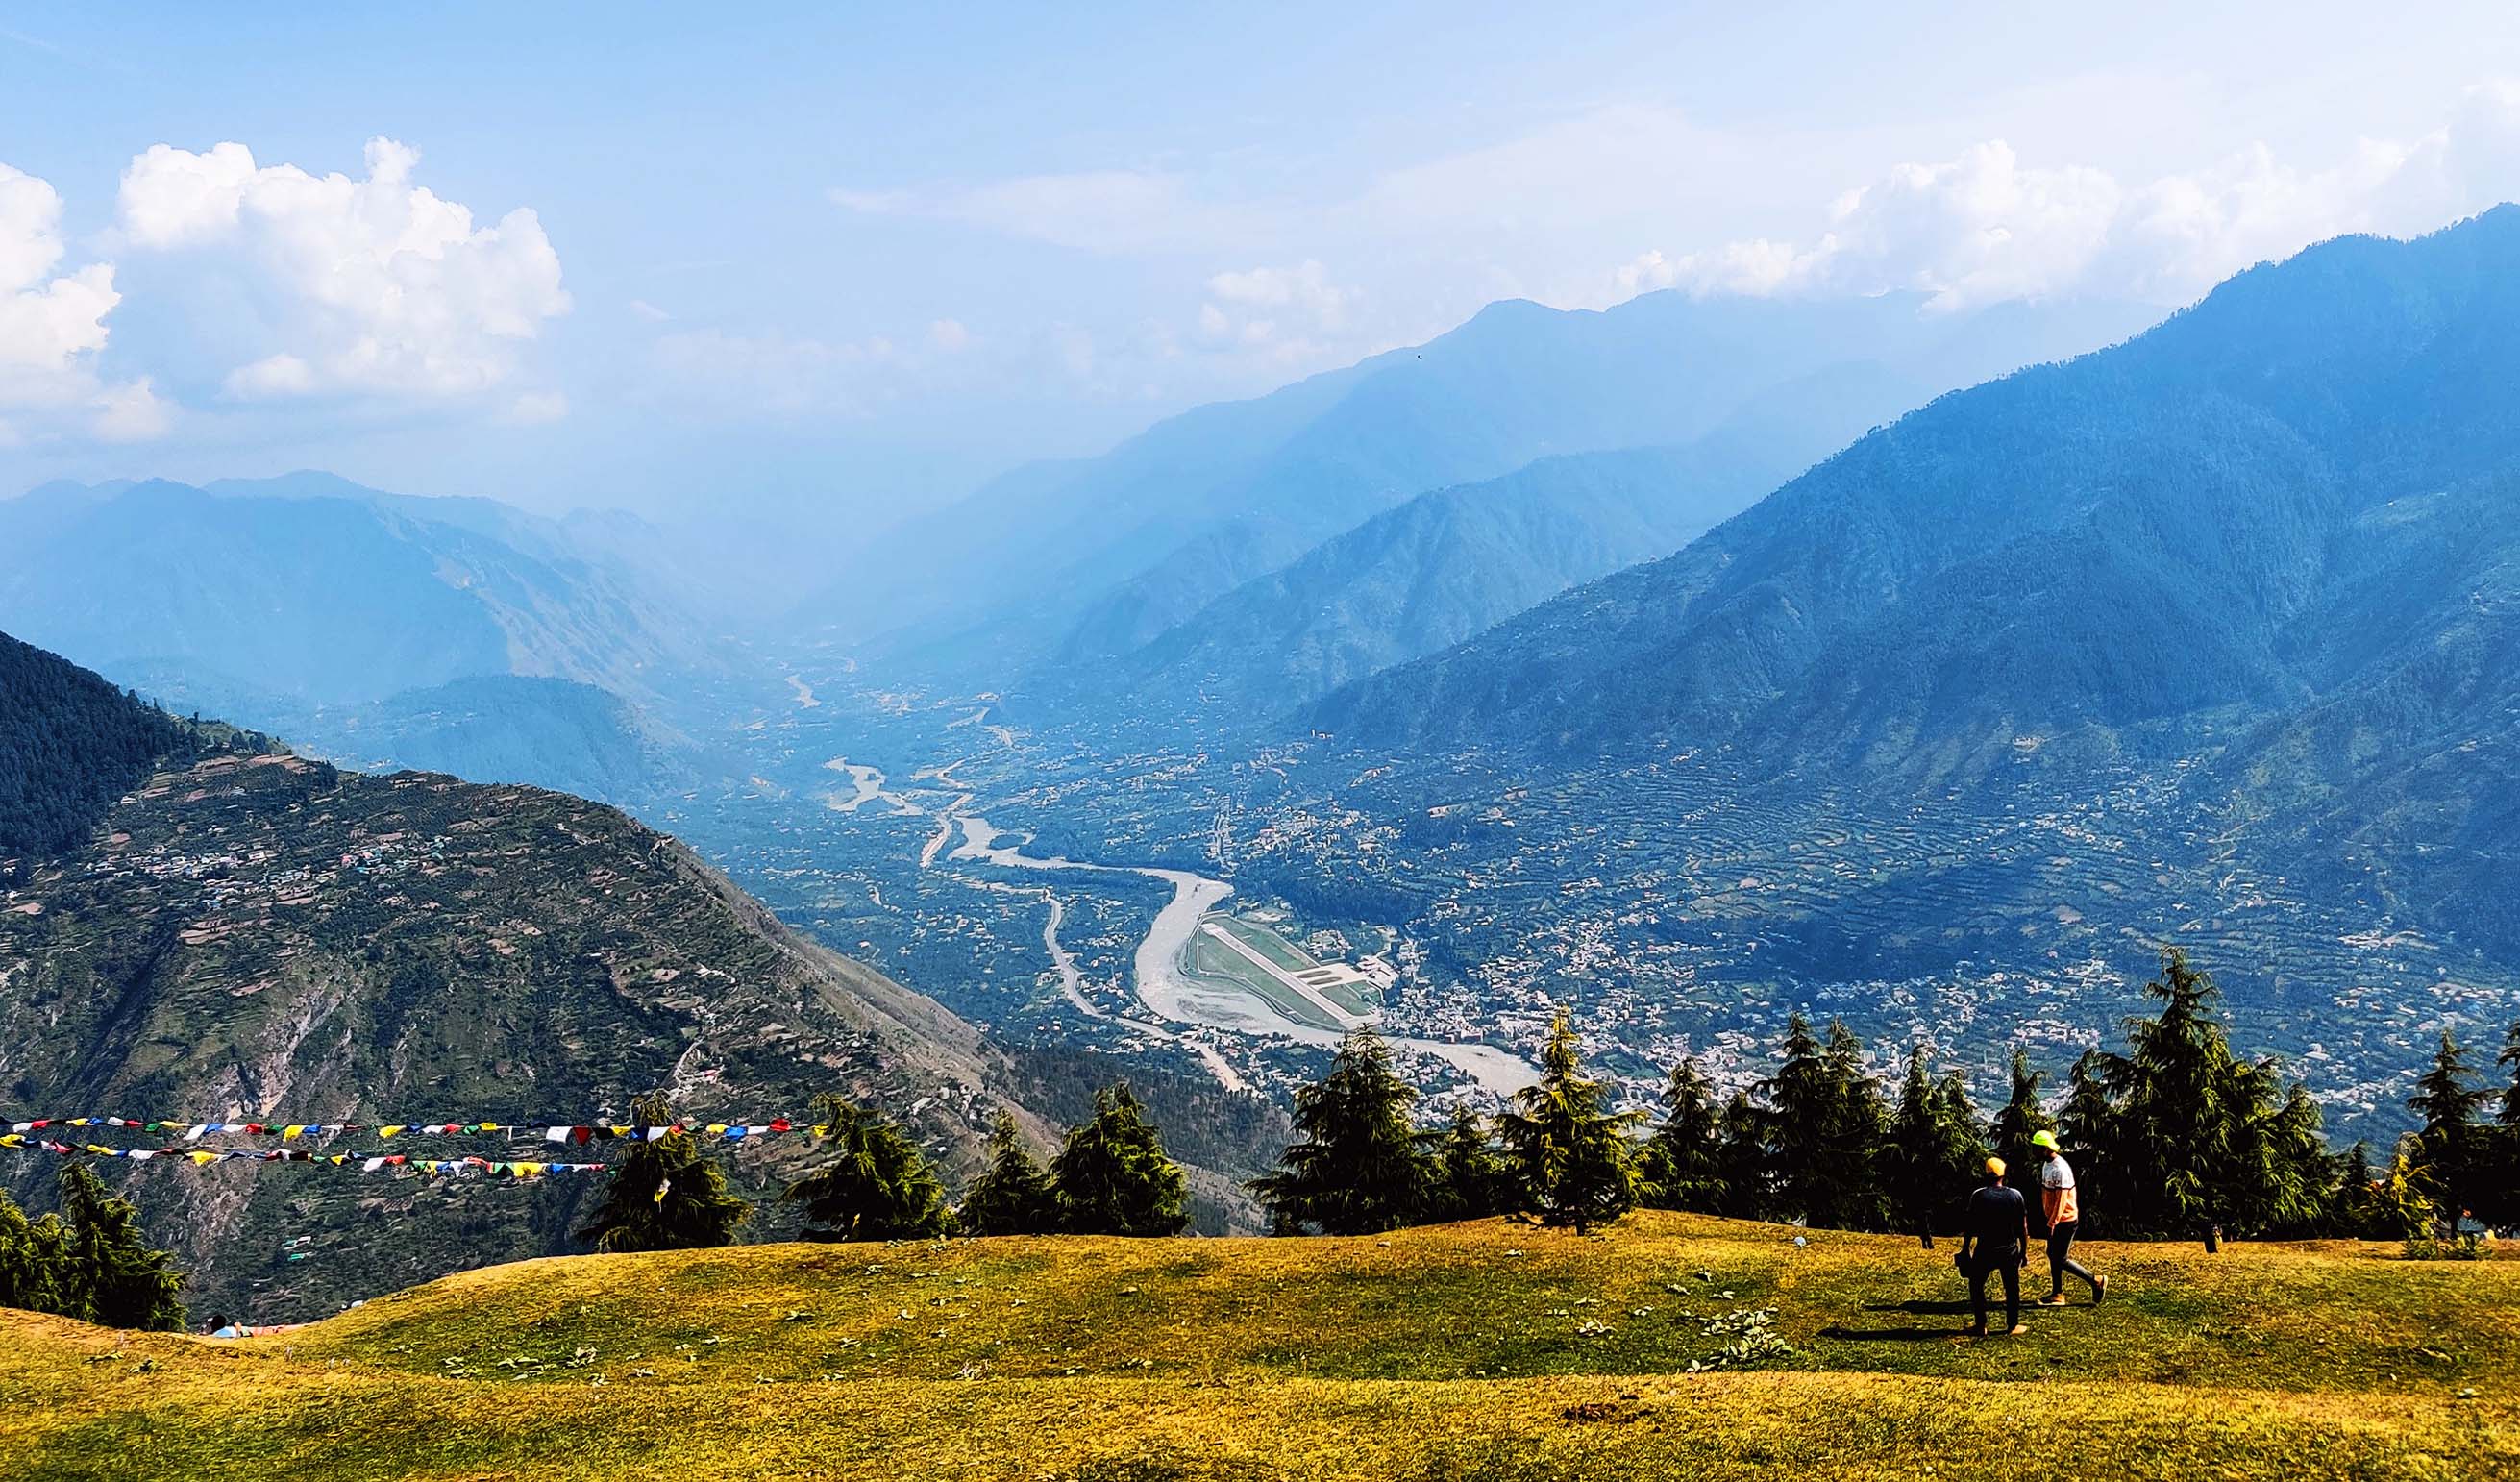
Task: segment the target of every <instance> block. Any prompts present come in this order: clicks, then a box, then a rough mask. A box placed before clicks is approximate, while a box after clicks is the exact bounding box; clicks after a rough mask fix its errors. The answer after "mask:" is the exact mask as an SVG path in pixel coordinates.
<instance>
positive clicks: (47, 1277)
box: [0, 1193, 69, 1313]
mask: <svg viewBox="0 0 2520 1482" xmlns="http://www.w3.org/2000/svg"><path fill="white" fill-rule="evenodd" d="M68 1260H69V1231H68V1229H67V1227H65V1226H64V1225H63V1224H62V1222H61V1219H60V1217H59V1216H57V1215H46V1216H44V1217H43V1218H42V1219H40V1220H30V1219H27V1218H26V1212H25V1211H24V1210H22V1209H20V1208H19V1207H18V1206H17V1204H16V1203H15V1202H14V1201H12V1200H11V1199H10V1197H9V1196H8V1195H7V1194H6V1193H0V1307H14V1308H17V1309H18V1310H19V1311H21V1312H51V1313H59V1312H64V1311H66V1308H65V1306H64V1303H65V1300H66V1297H67V1293H66V1292H65V1290H64V1288H65V1286H66V1285H67V1281H66V1280H65V1278H66V1275H67V1273H66V1272H65V1270H64V1268H65V1267H66V1266H67V1264H68Z"/></svg>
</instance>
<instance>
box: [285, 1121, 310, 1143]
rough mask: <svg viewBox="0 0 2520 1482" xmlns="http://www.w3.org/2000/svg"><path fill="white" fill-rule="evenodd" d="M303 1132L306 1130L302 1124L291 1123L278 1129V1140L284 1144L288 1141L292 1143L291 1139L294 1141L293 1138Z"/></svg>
mask: <svg viewBox="0 0 2520 1482" xmlns="http://www.w3.org/2000/svg"><path fill="white" fill-rule="evenodd" d="M305 1130H306V1128H305V1126H304V1124H302V1123H292V1124H291V1125H289V1126H287V1127H283V1128H281V1129H280V1140H281V1141H282V1142H284V1143H286V1142H290V1141H292V1140H293V1139H294V1138H295V1137H296V1136H297V1135H298V1134H299V1133H301V1132H304V1131H305Z"/></svg>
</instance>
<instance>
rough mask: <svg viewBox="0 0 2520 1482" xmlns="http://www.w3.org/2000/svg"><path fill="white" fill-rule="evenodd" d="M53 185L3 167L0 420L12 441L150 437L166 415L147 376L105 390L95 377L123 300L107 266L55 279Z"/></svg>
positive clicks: (58, 206)
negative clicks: (68, 435)
mask: <svg viewBox="0 0 2520 1482" xmlns="http://www.w3.org/2000/svg"><path fill="white" fill-rule="evenodd" d="M61 219H62V199H61V196H60V195H59V194H58V193H57V192H55V191H54V189H53V187H52V185H51V183H50V182H48V181H45V180H41V179H38V178H37V177H35V176H33V175H28V174H25V173H23V172H22V171H20V170H17V169H14V168H12V167H10V166H9V165H6V164H0V414H5V415H6V416H7V419H8V420H7V422H6V423H5V424H0V426H5V427H6V428H7V438H8V440H9V441H11V442H22V441H24V440H26V439H27V438H28V437H29V436H30V435H59V434H62V433H65V432H75V431H79V430H84V431H86V432H87V433H89V434H90V435H93V436H97V437H102V438H107V439H110V440H115V441H131V440H137V439H140V438H147V437H155V436H157V435H158V434H159V433H161V432H163V431H164V430H165V429H166V425H167V421H168V413H167V409H166V407H165V406H164V405H163V404H162V403H161V402H159V401H158V397H157V395H156V393H155V392H154V391H153V390H152V388H151V385H150V382H149V381H148V380H147V379H146V378H143V379H141V380H137V381H128V382H118V383H109V382H106V381H105V380H103V379H102V378H101V377H100V376H99V375H98V373H97V370H96V356H97V353H98V352H99V351H101V350H103V349H104V348H105V344H106V338H107V334H108V331H107V327H106V318H107V316H108V315H110V314H112V312H113V308H114V305H116V304H118V303H120V302H121V301H122V295H121V294H120V293H119V292H115V290H114V286H113V265H112V263H106V262H94V263H89V264H87V265H86V266H84V267H81V268H78V269H75V270H73V271H70V272H67V273H62V274H59V275H58V276H55V269H56V268H58V267H59V266H60V264H61V261H62V258H63V256H64V255H65V252H66V249H65V247H64V246H63V243H62V237H61Z"/></svg>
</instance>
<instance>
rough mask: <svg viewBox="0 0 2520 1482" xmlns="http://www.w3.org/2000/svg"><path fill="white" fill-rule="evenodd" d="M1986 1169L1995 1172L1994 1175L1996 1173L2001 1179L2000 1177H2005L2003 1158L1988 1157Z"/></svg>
mask: <svg viewBox="0 0 2520 1482" xmlns="http://www.w3.org/2000/svg"><path fill="white" fill-rule="evenodd" d="M1986 1171H1987V1172H1989V1173H1991V1174H1994V1175H1995V1176H1996V1177H1997V1178H1999V1179H2000V1178H2003V1159H2002V1158H1989V1159H1987V1160H1986Z"/></svg>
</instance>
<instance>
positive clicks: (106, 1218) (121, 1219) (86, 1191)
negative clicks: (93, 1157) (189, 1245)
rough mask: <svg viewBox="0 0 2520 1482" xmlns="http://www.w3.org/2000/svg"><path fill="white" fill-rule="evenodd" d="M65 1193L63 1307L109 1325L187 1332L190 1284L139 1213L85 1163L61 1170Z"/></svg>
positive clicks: (63, 1193) (63, 1206)
mask: <svg viewBox="0 0 2520 1482" xmlns="http://www.w3.org/2000/svg"><path fill="white" fill-rule="evenodd" d="M61 1192H62V1214H63V1217H64V1222H65V1223H66V1224H67V1226H68V1228H69V1239H68V1242H67V1248H66V1250H65V1256H66V1259H65V1261H64V1262H63V1265H62V1267H61V1274H62V1277H63V1279H64V1280H63V1281H62V1283H61V1285H62V1292H61V1301H62V1306H61V1310H62V1311H63V1312H64V1313H66V1314H67V1315H69V1316H72V1317H76V1318H80V1319H82V1320H84V1321H86V1322H90V1323H94V1324H97V1325H99V1326H103V1327H137V1328H145V1329H148V1330H150V1331H153V1332H176V1331H179V1330H181V1329H182V1327H183V1325H184V1304H183V1302H182V1301H181V1300H179V1299H178V1298H177V1296H176V1291H177V1289H178V1288H179V1287H181V1286H182V1284H183V1280H184V1279H183V1277H182V1275H181V1274H180V1273H178V1272H177V1271H176V1270H175V1267H174V1258H173V1257H172V1256H169V1255H168V1254H167V1253H166V1252H165V1251H162V1250H159V1249H157V1248H156V1247H154V1246H152V1245H151V1244H150V1243H149V1241H148V1239H147V1237H146V1236H144V1235H142V1234H141V1231H140V1211H139V1210H138V1209H137V1208H136V1207H134V1206H133V1204H132V1202H131V1201H130V1200H129V1199H126V1198H122V1197H121V1196H119V1195H117V1194H115V1193H114V1192H113V1191H112V1190H110V1189H108V1188H106V1187H105V1181H104V1180H102V1179H100V1178H98V1177H97V1176H96V1175H95V1174H94V1173H92V1172H90V1171H89V1170H88V1169H87V1167H86V1166H85V1165H84V1164H80V1163H72V1164H70V1165H69V1166H68V1167H67V1168H65V1169H63V1170H62V1181H61Z"/></svg>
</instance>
